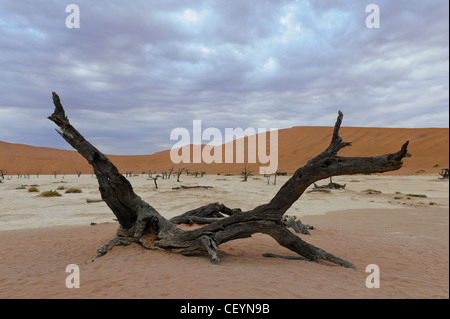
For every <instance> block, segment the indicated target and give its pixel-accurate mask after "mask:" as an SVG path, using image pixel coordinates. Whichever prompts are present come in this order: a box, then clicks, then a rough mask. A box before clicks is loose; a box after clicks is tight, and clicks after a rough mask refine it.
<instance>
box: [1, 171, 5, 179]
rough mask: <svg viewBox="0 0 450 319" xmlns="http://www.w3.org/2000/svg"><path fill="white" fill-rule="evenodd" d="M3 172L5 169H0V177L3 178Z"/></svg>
mask: <svg viewBox="0 0 450 319" xmlns="http://www.w3.org/2000/svg"><path fill="white" fill-rule="evenodd" d="M5 174H6V170H5V169H0V177H1V178H2V179H5Z"/></svg>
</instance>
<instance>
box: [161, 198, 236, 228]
mask: <svg viewBox="0 0 450 319" xmlns="http://www.w3.org/2000/svg"><path fill="white" fill-rule="evenodd" d="M240 212H242V211H241V209H240V208H234V209H231V208H228V207H226V206H225V205H224V204H220V203H211V204H208V205H205V206H202V207H199V208H196V209H193V210H190V211H188V212H186V213H184V214H182V215H179V216H176V217H173V218H171V219H170V220H169V221H170V222H172V223H174V224H188V225H192V224H199V225H202V224H211V223H213V222H215V221H218V220H220V219H222V218H224V217H225V216H224V215H228V216H231V215H234V214H236V213H240Z"/></svg>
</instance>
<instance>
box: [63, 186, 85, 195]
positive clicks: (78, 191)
mask: <svg viewBox="0 0 450 319" xmlns="http://www.w3.org/2000/svg"><path fill="white" fill-rule="evenodd" d="M82 192H83V191H82V190H81V189H79V188H75V187H71V188H69V189H68V190H66V194H70V193H82Z"/></svg>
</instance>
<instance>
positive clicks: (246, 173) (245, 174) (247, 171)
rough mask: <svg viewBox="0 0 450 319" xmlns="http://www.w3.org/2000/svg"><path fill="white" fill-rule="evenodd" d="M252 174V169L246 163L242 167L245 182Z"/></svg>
mask: <svg viewBox="0 0 450 319" xmlns="http://www.w3.org/2000/svg"><path fill="white" fill-rule="evenodd" d="M250 174H252V170H251V169H249V168H248V167H247V165H244V168H243V169H242V172H241V175H242V177H243V178H244V180H243V182H246V181H247V178H248V176H249V175H250Z"/></svg>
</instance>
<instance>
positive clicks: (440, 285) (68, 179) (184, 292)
mask: <svg viewBox="0 0 450 319" xmlns="http://www.w3.org/2000/svg"><path fill="white" fill-rule="evenodd" d="M286 180H287V177H278V179H277V185H275V186H274V185H272V184H271V185H267V180H266V179H264V178H263V177H256V176H255V177H251V178H250V179H249V181H248V182H247V183H243V182H241V179H240V178H239V177H237V176H218V175H207V176H205V177H203V178H195V177H191V176H186V175H184V176H182V177H181V183H177V182H176V179H175V178H171V179H170V180H158V185H159V189H157V190H156V189H155V188H154V185H153V181H151V180H147V176H146V175H144V176H135V177H131V178H130V181H131V182H132V184H133V186H134V188H135V191H136V193H137V194H139V195H140V196H141V197H142V198H143V199H144V200H146V201H148V202H150V203H151V204H152V205H153V206H154V207H155V208H156V209H157V210H158V211H159V212H160V213H161V214H162V215H164V216H166V217H168V218H170V217H172V216H175V215H178V214H180V213H183V212H185V211H187V210H190V209H193V208H196V207H199V206H201V205H204V204H207V203H210V202H215V201H220V202H222V203H224V204H226V205H227V206H229V207H240V208H242V209H243V210H246V209H251V208H253V207H255V206H257V205H260V204H261V203H264V202H267V201H268V200H269V199H270V198H271V197H272V196H273V195H274V194H275V193H276V192H277V190H278V189H279V188H280V187H281V185H282V184H283V182H284V181H286ZM272 182H273V177H272V180H271V183H272ZM333 182H336V183H340V184H346V188H345V189H344V190H333V191H332V192H331V193H330V194H323V193H317V192H313V193H305V194H304V195H303V196H302V197H301V198H300V200H299V201H297V203H296V204H295V205H294V206H293V207H292V208H291V209H290V210H289V212H288V213H289V214H296V215H297V216H299V217H300V218H301V220H302V221H303V223H306V224H311V225H314V226H315V227H316V229H315V230H312V231H311V236H304V235H302V238H303V239H305V240H306V241H308V242H309V243H311V244H314V245H316V246H318V247H321V248H322V249H325V250H326V251H328V252H330V253H333V254H335V255H338V256H340V257H341V258H344V259H346V260H348V261H350V262H352V263H354V264H355V266H356V268H357V269H356V270H353V269H344V268H340V267H337V266H329V265H326V264H322V263H311V262H305V261H298V260H285V259H278V258H276V259H275V258H266V257H263V256H262V254H263V253H268V252H270V253H275V254H280V255H292V256H293V255H294V254H293V253H292V252H290V251H289V250H287V249H285V248H283V247H281V246H279V245H278V244H277V243H276V242H275V241H274V240H273V239H272V238H271V237H269V236H266V235H262V234H255V235H254V236H252V238H248V239H240V240H235V241H232V242H228V243H225V244H223V245H221V246H220V251H219V256H220V257H221V259H222V260H221V261H220V262H219V263H212V262H210V261H209V259H208V258H207V257H184V256H181V255H176V254H168V253H165V252H159V251H149V250H146V249H144V248H142V247H140V246H137V245H131V246H128V247H115V248H113V249H112V250H111V251H109V252H108V253H107V254H106V255H105V256H103V257H101V258H98V259H96V260H95V261H94V262H89V260H90V259H91V258H93V257H94V256H95V255H96V254H95V251H96V249H97V248H99V247H100V246H102V245H103V244H105V243H106V242H108V241H109V240H110V239H112V238H113V236H114V231H115V230H116V228H117V223H116V222H115V221H114V220H113V218H114V215H113V214H112V212H111V211H110V210H109V209H108V207H107V206H106V204H105V203H103V202H97V203H87V202H86V199H87V198H88V199H98V198H99V197H100V195H99V192H98V189H97V187H98V185H97V181H96V179H95V178H92V177H91V175H82V176H81V177H80V178H78V177H77V176H73V175H66V176H64V178H63V176H57V178H55V177H53V176H39V177H36V176H31V177H30V179H25V178H20V179H18V178H17V176H14V177H12V178H11V179H9V180H5V181H4V182H3V183H0V242H1V247H2V248H1V250H0V298H152V299H153V298H164V299H171V298H183V299H197V298H258V299H259V298H276V299H279V298H281V299H297V298H449V221H448V217H449V195H448V191H449V183H448V181H442V180H439V179H438V177H437V176H431V175H430V176H425V175H424V176H385V175H370V176H368V175H356V176H346V177H335V178H333ZM326 183H328V180H324V181H321V182H319V183H318V184H320V185H323V184H326ZM180 184H182V185H205V186H206V185H207V186H212V187H213V188H212V189H195V190H173V189H172V187H176V186H179V185H180ZM22 185H26V186H24V187H22ZM30 185H38V186H37V187H38V188H39V189H40V191H46V190H50V189H53V190H54V189H56V188H58V187H60V186H64V188H65V189H67V188H69V187H78V188H81V189H82V191H83V192H82V193H79V194H66V193H64V191H65V190H60V193H61V194H62V195H63V196H61V197H55V198H44V197H39V196H37V195H38V193H29V192H28V191H27V188H28V187H29V186H30ZM17 188H19V189H17ZM368 190H371V191H368ZM380 192H381V193H380ZM408 194H422V195H426V197H412V196H410V195H408ZM90 223H96V225H93V226H90ZM185 228H189V227H188V226H185ZM69 264H77V265H78V266H79V268H80V288H78V289H76V288H72V289H68V288H67V287H66V285H65V281H66V277H67V276H68V275H69V273H66V271H65V270H66V266H67V265H69ZM369 264H376V265H378V267H379V269H380V288H372V289H369V288H367V287H366V278H367V276H369V275H370V273H369V272H366V271H365V270H366V266H367V265H369Z"/></svg>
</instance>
